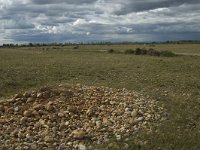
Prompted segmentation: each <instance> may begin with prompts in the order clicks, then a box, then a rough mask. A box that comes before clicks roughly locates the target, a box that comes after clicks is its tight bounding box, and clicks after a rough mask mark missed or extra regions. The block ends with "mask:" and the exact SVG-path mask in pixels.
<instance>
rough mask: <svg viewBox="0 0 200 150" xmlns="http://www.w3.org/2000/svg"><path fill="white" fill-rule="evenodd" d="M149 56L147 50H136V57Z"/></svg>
mask: <svg viewBox="0 0 200 150" xmlns="http://www.w3.org/2000/svg"><path fill="white" fill-rule="evenodd" d="M146 54H147V50H146V49H143V48H136V50H135V55H146Z"/></svg>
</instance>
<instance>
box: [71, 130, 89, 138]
mask: <svg viewBox="0 0 200 150" xmlns="http://www.w3.org/2000/svg"><path fill="white" fill-rule="evenodd" d="M72 135H73V137H74V138H75V139H82V138H84V137H85V136H86V133H85V132H84V131H83V130H81V129H76V130H74V131H73V132H72Z"/></svg>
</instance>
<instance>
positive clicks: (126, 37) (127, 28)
mask: <svg viewBox="0 0 200 150" xmlns="http://www.w3.org/2000/svg"><path fill="white" fill-rule="evenodd" d="M199 8H200V2H199V0H187V1H186V0H148V1H146V0H115V1H113V0H9V1H5V0H0V44H1V43H4V42H55V41H56V42H65V41H73V42H76V41H77V42H81V41H85V42H88V41H106V40H107V41H152V40H174V39H177V40H178V39H183V38H185V39H187V38H189V39H200V37H199V33H200V25H199V22H200V17H199V16H200V9H199ZM193 35H194V36H193Z"/></svg>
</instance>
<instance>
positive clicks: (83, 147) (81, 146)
mask: <svg viewBox="0 0 200 150" xmlns="http://www.w3.org/2000/svg"><path fill="white" fill-rule="evenodd" d="M78 148H79V150H87V148H86V146H85V145H83V144H79V145H78Z"/></svg>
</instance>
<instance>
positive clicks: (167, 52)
mask: <svg viewBox="0 0 200 150" xmlns="http://www.w3.org/2000/svg"><path fill="white" fill-rule="evenodd" d="M160 56H164V57H174V56H176V54H174V53H173V52H171V51H161V52H160Z"/></svg>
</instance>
